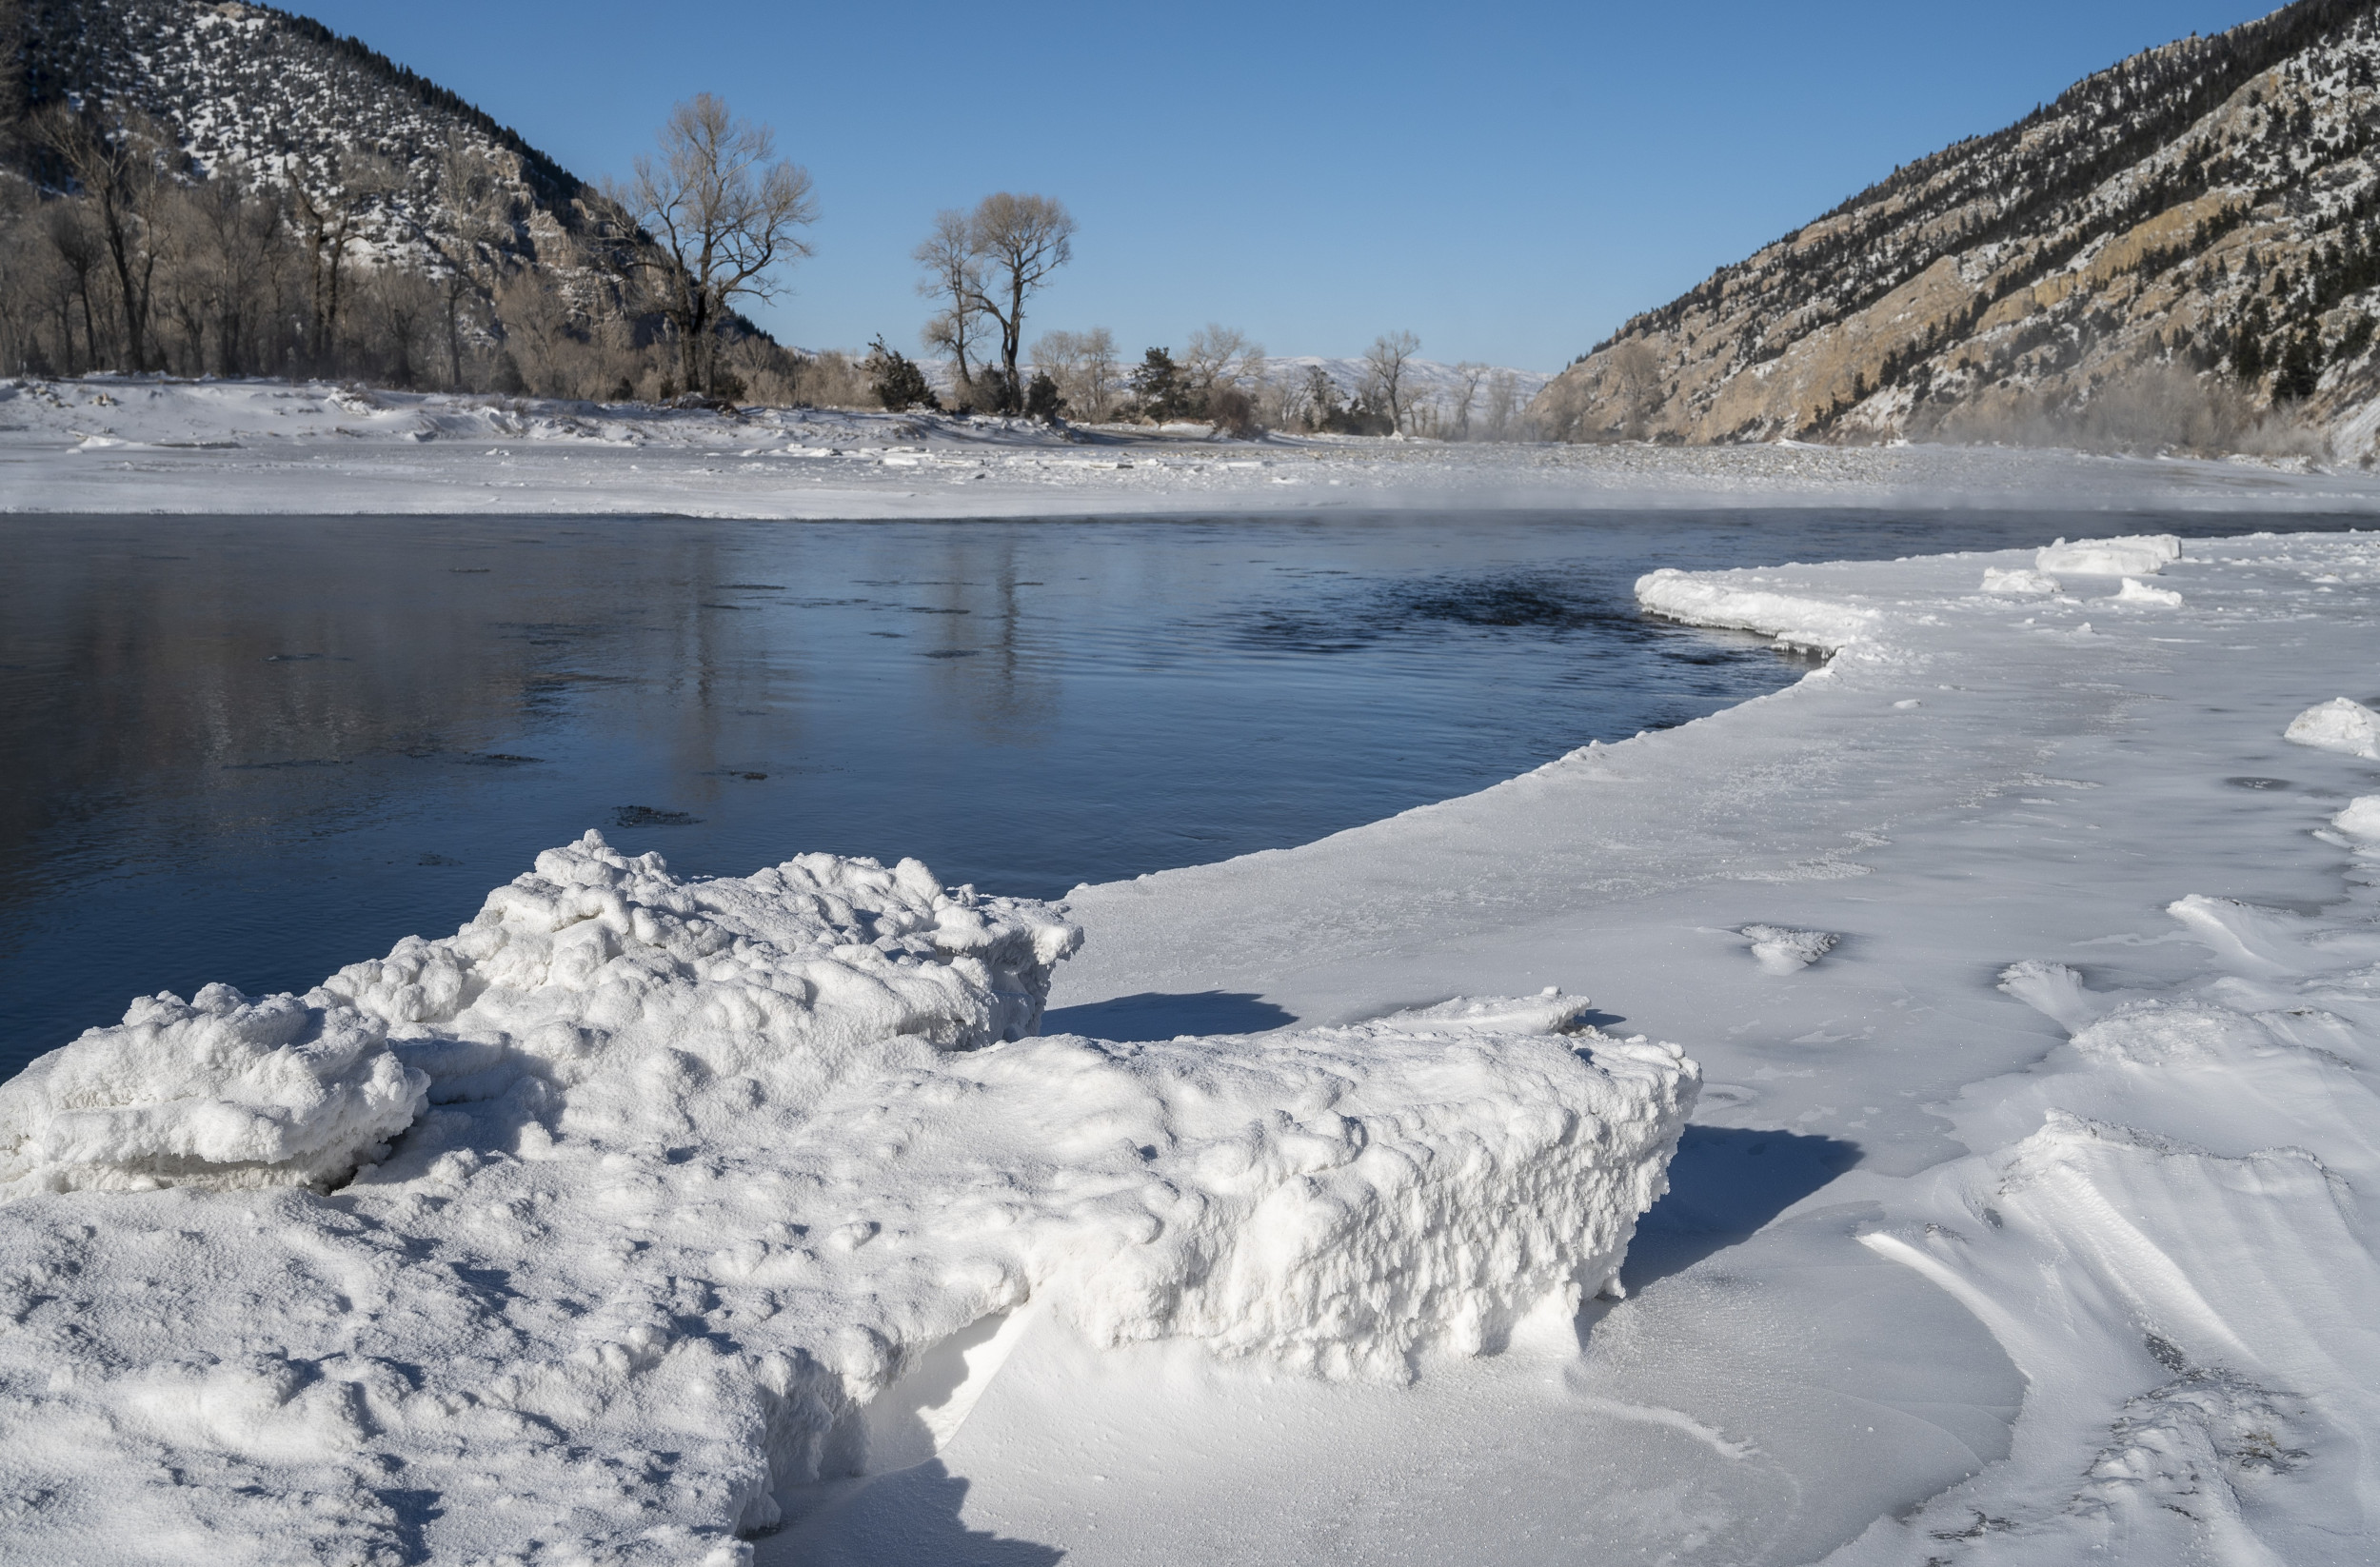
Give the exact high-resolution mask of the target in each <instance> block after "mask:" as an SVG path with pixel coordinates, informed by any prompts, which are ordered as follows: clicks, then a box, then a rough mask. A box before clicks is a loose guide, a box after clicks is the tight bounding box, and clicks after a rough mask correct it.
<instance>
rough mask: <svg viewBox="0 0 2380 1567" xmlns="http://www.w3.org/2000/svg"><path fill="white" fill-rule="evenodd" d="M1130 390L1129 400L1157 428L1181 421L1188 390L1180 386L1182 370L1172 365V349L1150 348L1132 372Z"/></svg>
mask: <svg viewBox="0 0 2380 1567" xmlns="http://www.w3.org/2000/svg"><path fill="white" fill-rule="evenodd" d="M1131 386H1132V400H1133V401H1134V402H1135V403H1137V404H1139V405H1140V411H1141V412H1142V413H1143V414H1145V415H1146V416H1147V417H1149V418H1151V419H1154V420H1156V421H1157V422H1158V423H1160V424H1163V423H1164V422H1165V421H1166V420H1168V419H1179V418H1180V417H1181V415H1182V412H1183V410H1184V407H1185V403H1186V395H1187V388H1185V387H1183V386H1182V384H1181V367H1180V366H1179V365H1177V364H1175V363H1174V355H1173V350H1172V349H1170V348H1151V349H1149V350H1148V352H1146V353H1144V354H1142V355H1141V356H1140V364H1139V365H1138V366H1136V367H1134V369H1133V372H1132V378H1131Z"/></svg>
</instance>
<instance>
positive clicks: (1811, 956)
mask: <svg viewBox="0 0 2380 1567" xmlns="http://www.w3.org/2000/svg"><path fill="white" fill-rule="evenodd" d="M1736 934H1737V935H1739V936H1748V937H1750V938H1751V939H1752V955H1753V957H1754V958H1755V959H1757V960H1758V961H1759V963H1760V966H1761V968H1763V969H1764V970H1766V971H1767V972H1769V973H1771V974H1794V973H1798V972H1799V971H1800V970H1802V969H1805V968H1808V967H1809V966H1810V965H1811V964H1812V963H1815V962H1817V961H1818V960H1819V959H1821V958H1823V957H1825V956H1826V955H1827V954H1828V953H1829V952H1832V951H1833V950H1834V949H1835V942H1837V941H1838V940H1840V938H1839V937H1836V936H1835V935H1833V934H1831V933H1830V932H1827V931H1823V930H1787V929H1786V928H1785V927H1784V926H1782V925H1746V926H1744V927H1743V929H1741V930H1740V931H1738V932H1736Z"/></svg>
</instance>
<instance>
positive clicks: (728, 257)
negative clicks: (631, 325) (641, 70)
mask: <svg viewBox="0 0 2380 1567" xmlns="http://www.w3.org/2000/svg"><path fill="white" fill-rule="evenodd" d="M610 194H611V199H612V200H613V201H615V202H616V203H618V204H619V205H620V207H621V208H623V209H624V210H625V211H626V212H627V214H628V215H629V216H630V217H631V218H632V219H633V220H634V221H635V223H636V224H637V225H638V226H639V227H640V228H643V229H645V232H646V233H647V234H649V235H650V236H651V237H652V238H653V239H654V240H655V241H656V242H658V243H659V245H660V246H661V247H662V248H663V249H664V251H666V252H667V254H666V256H665V257H662V258H645V260H644V261H643V262H642V263H641V265H643V266H644V268H645V269H646V270H648V271H652V272H657V273H658V274H659V278H660V288H659V290H658V291H659V293H660V295H661V307H662V310H663V313H664V315H666V316H667V317H668V319H669V323H670V325H671V327H674V328H675V329H676V331H677V334H678V341H679V353H680V356H681V366H682V367H683V369H684V374H685V379H686V385H687V386H688V387H701V388H703V389H704V391H709V390H711V389H713V380H714V376H715V372H716V367H717V365H718V345H717V341H716V340H717V338H718V335H719V328H720V326H721V325H722V324H723V323H724V321H725V319H726V316H727V313H728V311H729V310H730V308H732V305H733V302H734V301H735V300H737V299H771V298H774V297H775V296H776V293H777V284H776V281H775V279H774V277H773V275H772V274H773V273H774V271H775V269H776V268H779V267H781V266H783V265H784V264H786V263H788V262H792V261H798V260H800V259H802V258H803V257H805V256H807V255H809V254H810V253H811V248H810V247H809V246H808V245H807V244H805V243H804V242H803V240H802V238H801V234H800V230H802V229H803V228H807V227H808V226H809V225H810V224H812V223H815V222H817V221H818V204H817V202H816V201H814V200H813V199H812V198H811V194H810V176H809V172H808V171H807V170H806V169H803V168H801V167H800V166H799V165H796V164H792V163H788V162H786V161H784V160H783V159H781V158H779V157H778V156H777V136H776V132H775V131H773V130H771V129H769V128H768V127H766V126H764V125H755V124H753V123H752V122H750V121H748V120H740V119H737V118H735V117H734V116H733V115H732V114H730V113H729V112H728V109H727V106H726V104H725V103H724V101H723V100H721V99H719V98H717V97H715V96H713V95H712V94H710V93H708V92H702V93H697V94H696V95H695V96H694V97H693V98H691V99H689V100H687V101H686V102H684V103H682V104H680V105H678V107H677V108H676V109H672V110H671V111H670V114H669V120H668V123H667V124H665V125H664V126H663V127H662V129H661V156H660V158H658V159H655V158H652V157H650V156H642V157H639V158H638V159H637V160H636V178H635V180H634V181H633V182H632V183H631V184H630V185H629V186H628V188H626V189H625V190H614V191H612V192H611V193H610ZM656 260H658V262H659V265H655V261H656Z"/></svg>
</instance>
